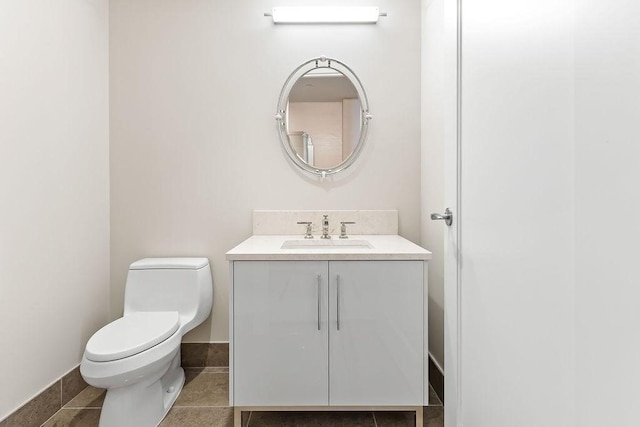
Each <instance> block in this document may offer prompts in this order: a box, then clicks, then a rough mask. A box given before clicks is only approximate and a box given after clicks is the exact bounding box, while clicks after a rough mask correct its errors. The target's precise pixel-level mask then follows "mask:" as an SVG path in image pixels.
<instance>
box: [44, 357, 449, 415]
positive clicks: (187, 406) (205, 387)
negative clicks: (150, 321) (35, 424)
mask: <svg viewBox="0 0 640 427" xmlns="http://www.w3.org/2000/svg"><path fill="white" fill-rule="evenodd" d="M185 374H186V381H185V386H184V388H183V389H182V392H181V393H180V396H179V397H178V400H177V401H176V403H175V404H174V405H173V408H171V410H170V411H169V413H168V414H167V416H166V418H165V419H164V420H163V421H162V423H161V424H160V426H161V427H178V426H179V427H199V426H210V427H232V426H233V408H230V407H229V369H228V368H211V367H208V368H185ZM103 400H104V390H102V389H97V388H94V387H91V386H89V387H87V388H85V389H84V390H82V391H81V392H80V394H78V395H77V396H76V397H75V398H73V399H72V400H71V401H69V402H68V403H67V404H66V405H65V406H64V407H63V408H62V409H60V410H59V411H58V412H56V413H55V414H54V415H53V416H52V417H51V418H50V419H49V420H48V421H47V422H45V423H44V424H43V425H42V426H43V427H67V426H69V427H94V426H97V425H98V420H99V418H100V408H101V407H102V401H103ZM429 402H430V403H431V406H428V407H425V408H424V426H425V427H442V426H443V425H444V410H443V406H442V403H441V402H440V400H439V399H438V396H437V395H436V394H435V393H434V392H433V390H431V393H430V396H429ZM243 418H244V417H243ZM247 418H248V427H261V426H262V427H405V426H406V427H409V426H413V425H415V415H414V413H413V412H252V413H250V414H248V415H247Z"/></svg>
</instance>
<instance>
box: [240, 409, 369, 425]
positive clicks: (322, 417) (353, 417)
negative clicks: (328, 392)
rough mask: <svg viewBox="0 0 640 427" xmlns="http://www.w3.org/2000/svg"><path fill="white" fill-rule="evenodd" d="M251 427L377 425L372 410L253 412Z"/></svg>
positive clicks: (250, 421) (250, 420)
mask: <svg viewBox="0 0 640 427" xmlns="http://www.w3.org/2000/svg"><path fill="white" fill-rule="evenodd" d="M249 427H375V421H374V420H373V414H372V413H371V412H252V413H251V418H250V419H249Z"/></svg>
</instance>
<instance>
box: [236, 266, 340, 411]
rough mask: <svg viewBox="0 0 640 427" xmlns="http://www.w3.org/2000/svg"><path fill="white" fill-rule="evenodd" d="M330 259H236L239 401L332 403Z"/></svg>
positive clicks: (253, 403) (239, 403)
mask: <svg viewBox="0 0 640 427" xmlns="http://www.w3.org/2000/svg"><path fill="white" fill-rule="evenodd" d="M327 269H328V263H327V262H326V261H235V262H234V263H233V283H234V284H233V286H234V289H233V292H234V294H233V314H234V325H233V340H234V343H233V345H234V347H235V351H234V361H233V363H234V378H233V381H234V387H233V390H234V394H235V396H234V397H235V401H234V404H235V405H236V406H267V405H279V406H296V405H326V404H327V403H328V398H327V393H328V387H329V386H328V369H329V368H328V359H327V354H328V348H327V347H328V325H327V290H328V286H327Z"/></svg>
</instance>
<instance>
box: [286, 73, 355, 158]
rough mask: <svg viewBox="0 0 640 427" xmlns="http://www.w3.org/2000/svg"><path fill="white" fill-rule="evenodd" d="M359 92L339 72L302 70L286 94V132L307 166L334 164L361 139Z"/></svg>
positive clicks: (345, 155) (346, 155) (347, 155)
mask: <svg viewBox="0 0 640 427" xmlns="http://www.w3.org/2000/svg"><path fill="white" fill-rule="evenodd" d="M361 110H362V107H361V105H360V100H359V99H358V92H357V90H356V88H355V87H354V86H353V84H352V83H351V81H350V80H349V79H348V78H347V77H346V76H345V75H344V74H342V73H340V72H339V71H336V70H332V69H330V68H317V69H314V70H311V71H309V72H308V73H306V74H304V75H303V76H302V77H300V79H298V81H297V82H296V83H295V84H294V86H293V88H292V89H291V93H290V94H289V102H288V104H287V110H286V120H285V122H286V124H287V135H288V136H289V142H290V144H291V147H292V148H293V149H294V151H295V152H296V154H297V155H298V156H299V157H300V159H302V160H303V161H304V162H305V163H306V164H308V165H309V166H314V167H317V168H321V169H330V168H333V167H335V166H337V165H339V164H340V163H342V162H343V161H344V160H346V159H347V158H348V157H349V156H350V155H351V153H352V152H353V149H354V147H355V146H356V143H357V142H358V140H359V139H360V131H361V123H362V113H361Z"/></svg>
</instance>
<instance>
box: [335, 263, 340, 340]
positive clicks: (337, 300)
mask: <svg viewBox="0 0 640 427" xmlns="http://www.w3.org/2000/svg"><path fill="white" fill-rule="evenodd" d="M336 306H337V310H336V328H337V330H338V331H339V330H340V275H339V274H338V275H337V276H336Z"/></svg>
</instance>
